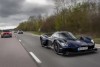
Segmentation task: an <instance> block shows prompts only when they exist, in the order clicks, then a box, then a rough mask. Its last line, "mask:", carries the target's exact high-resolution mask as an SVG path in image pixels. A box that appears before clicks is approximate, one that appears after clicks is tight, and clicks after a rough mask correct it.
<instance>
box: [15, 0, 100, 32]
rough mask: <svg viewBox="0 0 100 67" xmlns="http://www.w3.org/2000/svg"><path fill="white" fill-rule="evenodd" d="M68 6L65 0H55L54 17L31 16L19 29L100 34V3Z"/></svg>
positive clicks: (82, 3)
mask: <svg viewBox="0 0 100 67" xmlns="http://www.w3.org/2000/svg"><path fill="white" fill-rule="evenodd" d="M65 1H66V0H65ZM61 4H62V5H61ZM66 4H67V3H65V2H64V0H61V1H60V0H55V5H56V6H55V10H56V11H55V13H54V14H53V15H51V16H49V17H46V18H43V17H42V16H41V15H40V16H37V17H35V16H30V17H29V19H28V20H27V21H25V22H22V23H20V24H19V26H18V27H17V29H21V30H24V31H39V32H54V31H70V32H73V33H93V34H99V33H100V3H95V2H81V3H76V2H74V4H73V5H70V6H66Z"/></svg>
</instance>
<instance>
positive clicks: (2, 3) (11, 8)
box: [0, 0, 24, 17]
mask: <svg viewBox="0 0 100 67" xmlns="http://www.w3.org/2000/svg"><path fill="white" fill-rule="evenodd" d="M23 2H24V0H0V16H1V17H8V16H9V15H14V14H17V13H19V11H20V9H21V8H20V7H21V5H22V3H23Z"/></svg>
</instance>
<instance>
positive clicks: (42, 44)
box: [40, 38, 44, 47]
mask: <svg viewBox="0 0 100 67" xmlns="http://www.w3.org/2000/svg"><path fill="white" fill-rule="evenodd" d="M40 41H41V46H42V47H44V42H43V40H42V38H40Z"/></svg>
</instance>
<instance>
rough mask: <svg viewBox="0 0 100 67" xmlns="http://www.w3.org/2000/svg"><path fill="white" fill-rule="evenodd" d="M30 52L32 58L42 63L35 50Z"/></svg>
mask: <svg viewBox="0 0 100 67" xmlns="http://www.w3.org/2000/svg"><path fill="white" fill-rule="evenodd" d="M29 53H30V55H31V56H32V58H33V59H35V61H36V62H37V63H42V62H41V61H40V60H39V59H38V58H37V57H36V55H35V54H34V53H33V52H29Z"/></svg>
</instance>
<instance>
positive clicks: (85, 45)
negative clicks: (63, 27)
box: [40, 31, 97, 55]
mask: <svg viewBox="0 0 100 67" xmlns="http://www.w3.org/2000/svg"><path fill="white" fill-rule="evenodd" d="M40 41H41V45H42V47H50V48H52V49H53V50H54V52H55V53H57V54H63V55H70V54H71V53H83V52H95V51H97V48H95V42H94V41H93V39H91V38H89V37H80V39H77V38H76V37H75V36H74V35H73V34H72V33H71V32H67V31H60V32H55V33H53V34H51V35H50V34H44V35H41V36H40Z"/></svg>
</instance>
